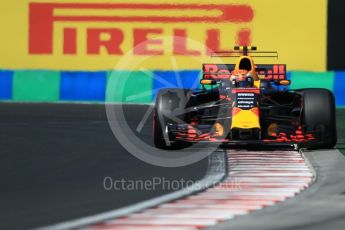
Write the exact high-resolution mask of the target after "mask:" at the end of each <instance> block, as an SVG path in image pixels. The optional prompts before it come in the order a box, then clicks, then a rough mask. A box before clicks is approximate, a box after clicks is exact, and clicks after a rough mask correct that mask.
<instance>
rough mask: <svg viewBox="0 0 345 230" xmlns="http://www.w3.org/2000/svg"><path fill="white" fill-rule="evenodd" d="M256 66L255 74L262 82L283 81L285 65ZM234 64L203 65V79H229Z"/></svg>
mask: <svg viewBox="0 0 345 230" xmlns="http://www.w3.org/2000/svg"><path fill="white" fill-rule="evenodd" d="M255 66H256V73H257V74H258V76H259V77H260V79H264V80H272V81H275V80H285V79H286V65H285V64H259V65H255ZM234 69H235V65H234V64H203V66H202V70H203V79H210V80H222V79H230V76H231V73H232V71H233V70H234Z"/></svg>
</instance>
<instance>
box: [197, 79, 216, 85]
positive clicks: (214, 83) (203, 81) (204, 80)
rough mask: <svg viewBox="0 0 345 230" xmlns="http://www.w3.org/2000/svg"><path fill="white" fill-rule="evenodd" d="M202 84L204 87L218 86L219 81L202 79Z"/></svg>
mask: <svg viewBox="0 0 345 230" xmlns="http://www.w3.org/2000/svg"><path fill="white" fill-rule="evenodd" d="M200 84H202V85H216V84H217V81H216V80H209V79H201V80H200Z"/></svg>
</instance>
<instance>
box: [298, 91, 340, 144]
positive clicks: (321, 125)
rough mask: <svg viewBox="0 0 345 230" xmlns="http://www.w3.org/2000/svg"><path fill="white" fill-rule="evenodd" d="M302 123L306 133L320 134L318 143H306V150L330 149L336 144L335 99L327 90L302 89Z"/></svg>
mask: <svg viewBox="0 0 345 230" xmlns="http://www.w3.org/2000/svg"><path fill="white" fill-rule="evenodd" d="M301 92H302V106H303V112H302V122H303V123H304V125H305V126H306V129H307V131H312V132H315V133H320V134H321V136H320V137H318V139H319V138H320V139H321V141H320V142H315V143H308V144H306V146H305V147H307V148H308V149H331V148H334V146H335V145H336V143H337V132H336V118H335V99H334V95H333V93H332V92H331V91H329V90H327V89H304V90H301Z"/></svg>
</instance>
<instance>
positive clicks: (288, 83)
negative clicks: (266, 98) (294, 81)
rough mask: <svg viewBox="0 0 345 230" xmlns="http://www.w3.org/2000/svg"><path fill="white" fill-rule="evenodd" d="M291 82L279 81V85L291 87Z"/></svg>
mask: <svg viewBox="0 0 345 230" xmlns="http://www.w3.org/2000/svg"><path fill="white" fill-rule="evenodd" d="M290 83H291V82H290V81H289V80H280V81H279V85H284V86H287V85H290Z"/></svg>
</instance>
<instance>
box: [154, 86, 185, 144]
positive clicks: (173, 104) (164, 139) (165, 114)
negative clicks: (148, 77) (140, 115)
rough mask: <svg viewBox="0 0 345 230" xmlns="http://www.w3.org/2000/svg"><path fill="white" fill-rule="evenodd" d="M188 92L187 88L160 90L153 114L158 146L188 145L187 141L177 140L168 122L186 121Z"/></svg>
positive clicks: (155, 140) (155, 137)
mask: <svg viewBox="0 0 345 230" xmlns="http://www.w3.org/2000/svg"><path fill="white" fill-rule="evenodd" d="M188 92H189V90H186V89H175V88H172V89H169V88H168V89H161V90H160V91H159V92H158V94H157V97H156V102H155V109H154V115H153V144H154V145H155V146H156V147H157V148H160V149H167V150H169V149H179V148H183V147H186V146H187V143H183V142H180V141H176V140H175V136H174V135H173V134H172V133H170V132H169V130H168V124H181V123H185V120H186V115H185V113H184V111H185V107H186V104H187V102H188V95H187V94H188ZM175 114H178V115H175Z"/></svg>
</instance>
